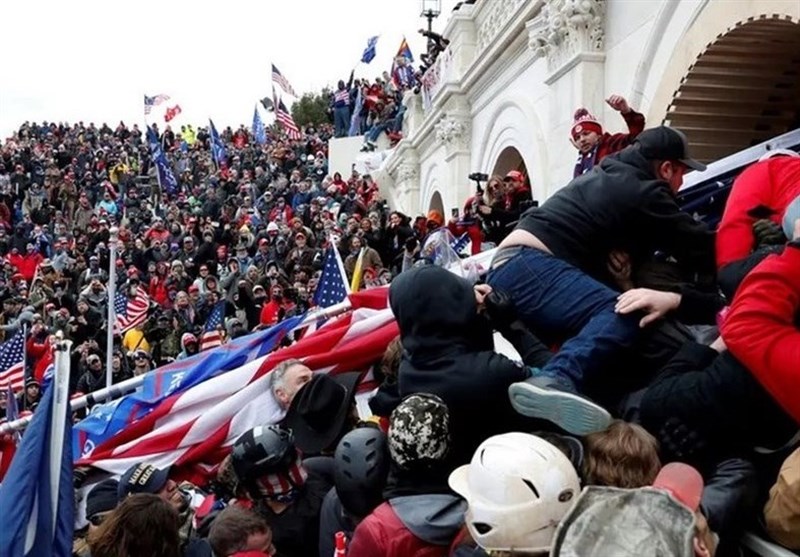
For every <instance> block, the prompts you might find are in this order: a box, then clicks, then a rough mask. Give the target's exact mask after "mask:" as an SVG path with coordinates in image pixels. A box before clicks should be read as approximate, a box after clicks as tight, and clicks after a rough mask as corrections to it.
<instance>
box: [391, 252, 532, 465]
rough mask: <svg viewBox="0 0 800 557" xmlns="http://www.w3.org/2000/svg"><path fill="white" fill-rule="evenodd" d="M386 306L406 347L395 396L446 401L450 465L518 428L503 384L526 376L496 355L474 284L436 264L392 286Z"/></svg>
mask: <svg viewBox="0 0 800 557" xmlns="http://www.w3.org/2000/svg"><path fill="white" fill-rule="evenodd" d="M389 302H390V305H391V307H392V311H393V312H394V314H395V316H396V318H397V323H398V325H399V328H400V336H401V342H402V345H403V358H402V360H401V363H400V370H399V374H398V389H399V394H400V396H401V397H405V396H408V395H410V394H413V393H431V394H435V395H437V396H439V397H440V398H441V399H442V400H444V402H445V403H446V404H447V406H448V408H449V410H450V416H451V431H450V434H451V448H450V455H451V460H452V464H453V465H458V464H464V463H467V462H469V461H470V459H471V457H472V453H473V452H474V451H475V449H477V447H478V445H479V444H480V443H481V442H482V441H483V440H484V439H486V438H487V437H489V436H491V435H495V434H497V433H501V432H505V431H511V430H513V429H515V428H516V427H518V426H520V425H521V424H520V421H521V420H522V418H521V417H520V416H519V415H518V414H516V413H515V412H514V411H513V410H512V408H511V404H510V403H509V399H508V387H509V385H511V384H512V383H515V382H517V381H523V380H525V379H527V378H528V377H529V375H530V372H529V370H528V369H527V368H525V367H524V366H523V365H522V364H520V363H517V362H514V361H512V360H510V359H508V358H506V357H505V356H503V355H501V354H497V353H496V352H494V350H493V341H492V330H491V327H490V325H489V322H488V320H487V319H485V318H484V317H483V316H481V315H479V314H478V311H477V304H476V301H475V295H474V292H473V288H472V284H471V283H469V282H468V281H467V280H465V279H462V278H461V277H458V276H456V275H454V274H453V273H451V272H449V271H447V270H445V269H443V268H441V267H435V266H425V267H418V268H415V269H412V270H410V271H406V272H404V273H401V274H400V275H398V277H397V278H396V279H395V280H394V281H393V282H392V285H391V287H390V290H389Z"/></svg>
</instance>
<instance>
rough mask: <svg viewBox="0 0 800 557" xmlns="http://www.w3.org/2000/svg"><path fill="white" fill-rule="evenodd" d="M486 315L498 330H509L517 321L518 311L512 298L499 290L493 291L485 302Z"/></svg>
mask: <svg viewBox="0 0 800 557" xmlns="http://www.w3.org/2000/svg"><path fill="white" fill-rule="evenodd" d="M484 305H485V307H486V315H487V316H488V317H489V321H490V322H491V323H492V325H493V326H494V327H495V328H497V329H507V328H508V327H510V326H511V324H512V323H514V321H516V320H517V311H516V308H515V307H514V302H512V301H511V296H509V295H508V294H506V293H505V292H502V291H499V290H492V291H491V292H490V293H489V295H488V296H486V300H485V301H484Z"/></svg>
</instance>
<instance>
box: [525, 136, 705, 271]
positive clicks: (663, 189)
mask: <svg viewBox="0 0 800 557" xmlns="http://www.w3.org/2000/svg"><path fill="white" fill-rule="evenodd" d="M651 165H652V163H651V161H649V160H647V159H645V158H644V156H643V155H642V154H641V153H640V152H639V151H638V149H637V146H636V145H633V146H631V147H628V148H627V149H624V150H623V151H620V152H619V153H616V154H614V155H610V156H608V157H606V158H605V159H603V161H602V163H600V167H599V168H595V170H594V171H592V172H587V173H586V174H584V175H582V176H579V177H578V178H576V179H574V180H572V181H571V182H570V183H569V184H568V185H567V186H565V187H564V188H562V189H560V190H558V191H557V192H556V193H555V194H553V196H551V197H550V198H549V199H548V200H547V201H546V202H545V203H544V204H543V205H542V206H541V207H534V208H532V209H529V210H528V211H526V212H525V213H524V214H523V215H522V218H521V219H520V221H519V224H518V225H517V228H518V229H521V230H525V231H526V232H529V233H531V234H533V235H534V236H536V237H537V238H539V240H541V241H542V242H544V244H545V245H546V246H547V247H548V248H549V249H550V250H551V251H552V253H553V255H555V256H556V257H558V258H559V259H562V260H564V261H567V262H568V263H570V264H572V265H574V266H576V267H578V268H579V269H581V270H582V271H583V272H585V273H588V274H589V275H591V276H593V277H594V278H596V279H600V280H603V281H604V282H607V281H608V278H609V277H608V271H607V268H606V264H607V258H608V254H609V252H611V251H612V250H615V249H622V250H624V251H626V252H628V253H629V254H630V255H631V257H632V259H633V260H634V262H637V261H642V260H646V259H648V258H649V257H650V256H651V255H652V254H653V253H654V252H655V251H657V250H659V251H663V252H666V253H667V254H669V255H671V256H673V257H674V258H675V259H677V261H678V264H679V265H681V267H682V268H684V269H685V270H686V271H687V272H688V273H689V274H692V273H699V274H701V275H703V276H706V275H708V276H714V234H713V232H711V231H710V230H709V229H708V227H707V226H706V225H705V224H704V223H702V222H698V221H696V220H695V219H694V218H693V217H692V216H691V215H689V214H688V213H686V212H684V211H682V210H681V208H680V207H679V206H678V203H677V201H676V199H675V196H674V195H673V193H672V191H670V188H669V184H667V183H666V182H665V181H663V180H658V179H656V177H655V175H654V174H653V170H652V168H651Z"/></svg>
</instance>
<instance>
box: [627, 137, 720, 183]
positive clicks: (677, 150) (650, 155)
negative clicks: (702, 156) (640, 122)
mask: <svg viewBox="0 0 800 557" xmlns="http://www.w3.org/2000/svg"><path fill="white" fill-rule="evenodd" d="M633 144H634V145H638V146H639V152H641V153H642V155H644V158H646V159H648V160H665V161H666V160H676V161H679V162H681V163H683V164H685V165H686V166H688V167H689V168H691V169H692V170H698V171H700V172H702V171H703V170H705V169H706V165H704V164H703V163H701V162H699V161H696V160H694V159H693V158H691V157H690V156H689V141H688V140H687V139H686V135H685V134H684V133H683V132H682V131H680V130H678V129H675V128H669V127H667V126H658V127H657V128H649V129H646V130H644V131H643V132H642V133H640V134H639V135H638V136H637V137H636V139H635V140H634V142H633Z"/></svg>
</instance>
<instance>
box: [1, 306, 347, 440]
mask: <svg viewBox="0 0 800 557" xmlns="http://www.w3.org/2000/svg"><path fill="white" fill-rule="evenodd" d="M352 307H353V306H352V304H351V303H350V300H345V301H343V302H340V303H338V304H335V305H332V306H330V307H327V308H320V309H318V310H315V311H310V312H309V313H308V315H306V316H305V318H304V319H303V321H301V322H300V323H299V324H298V325H297V326H296V327H295V328H294V329H292V331H296V330H297V329H302V328H303V327H308V326H309V325H311V324H312V323H316V322H317V321H318V320H320V319H330V318H331V317H336V316H337V315H341V314H343V313H347V312H348V311H350V310H351V309H352ZM289 332H291V331H287V334H288V333H289ZM155 371H158V370H157V369H155V370H153V371H150V372H148V373H146V374H144V375H138V376H136V377H132V378H130V379H127V380H125V381H121V382H119V383H117V384H116V385H111V386H110V387H106V388H105V389H100V390H98V391H95V392H93V393H89V394H87V395H83V396H80V397H77V398H74V399H72V400H71V401H70V402H71V405H70V408H71V411H72V412H76V411H78V410H83V409H84V408H86V407H87V406H89V405H91V404H95V403H97V402H105V401H111V400H114V399H117V398H120V397H122V396H124V395H126V394H128V393H130V392H132V391H135V390H136V389H137V388H138V387H140V386H141V385H142V383H144V380H145V378H146V377H147V376H148V375H150V374H151V373H153V372H155ZM31 419H32V415H31V416H25V417H24V418H20V419H18V420H14V421H13V422H6V423H2V424H0V435H3V434H5V433H11V432H13V431H21V430H23V429H25V428H26V427H27V426H28V424H29V423H30V421H31Z"/></svg>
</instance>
